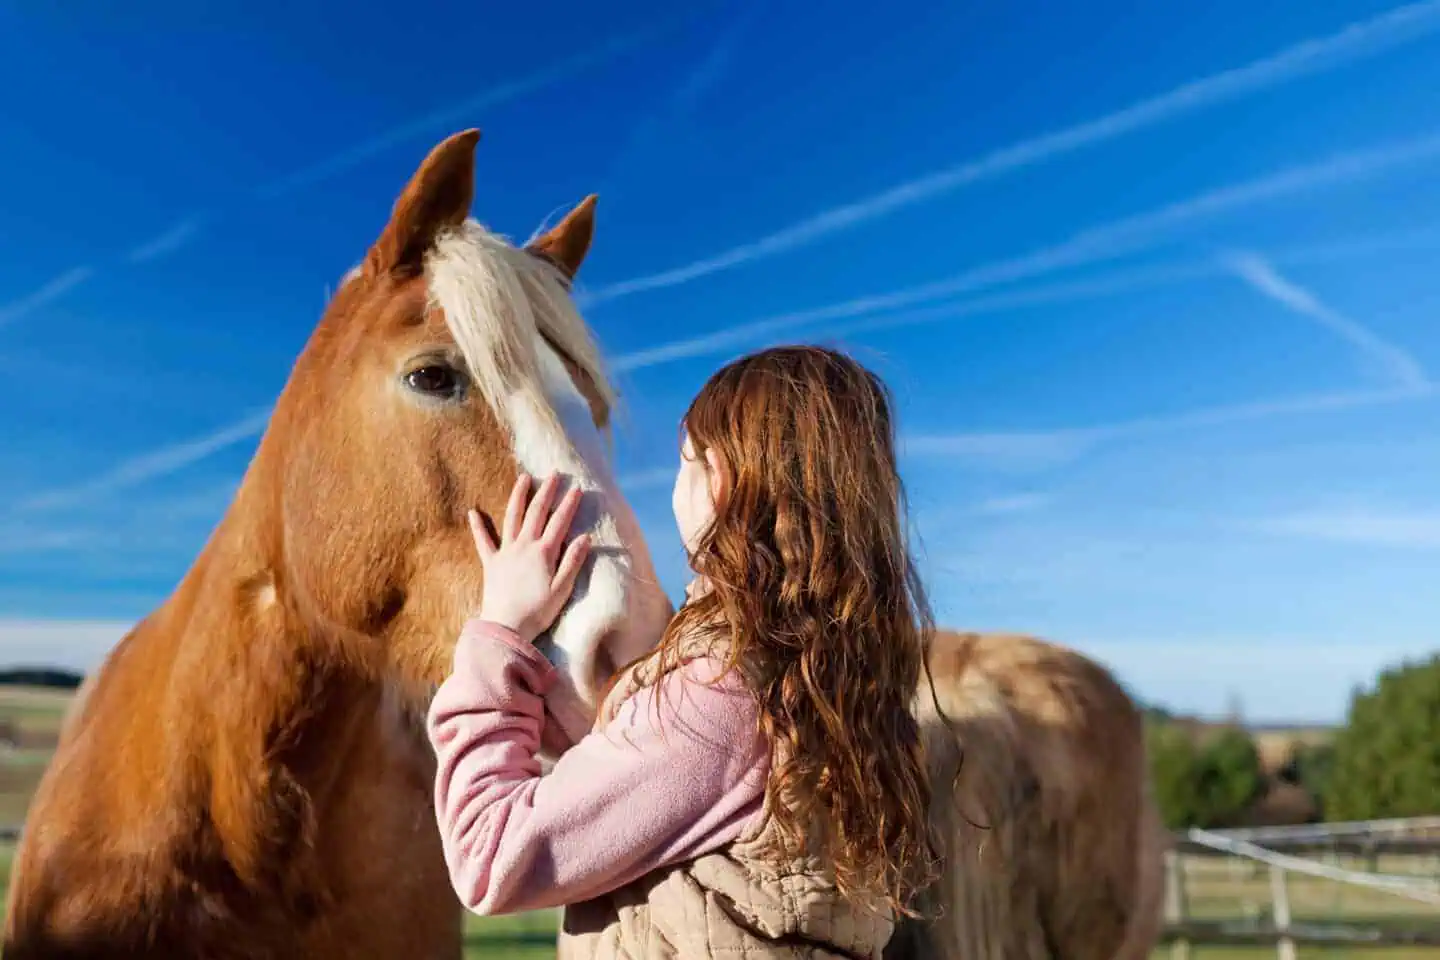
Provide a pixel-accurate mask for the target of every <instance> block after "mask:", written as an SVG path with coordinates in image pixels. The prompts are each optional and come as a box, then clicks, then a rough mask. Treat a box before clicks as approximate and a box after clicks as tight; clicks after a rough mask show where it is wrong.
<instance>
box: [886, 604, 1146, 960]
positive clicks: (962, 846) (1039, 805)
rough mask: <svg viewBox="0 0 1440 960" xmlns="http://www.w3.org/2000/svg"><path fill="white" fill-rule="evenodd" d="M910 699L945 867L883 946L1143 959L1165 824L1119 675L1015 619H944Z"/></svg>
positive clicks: (949, 957) (1082, 959)
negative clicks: (949, 625) (1005, 627)
mask: <svg viewBox="0 0 1440 960" xmlns="http://www.w3.org/2000/svg"><path fill="white" fill-rule="evenodd" d="M927 666H928V668H929V669H928V671H927V673H928V678H929V682H928V683H924V684H922V689H921V691H920V694H919V696H918V697H917V699H916V712H917V714H918V715H919V717H920V720H921V736H922V741H923V743H924V746H925V755H926V758H927V763H928V766H929V770H930V777H931V783H932V788H933V790H934V799H933V801H932V804H931V809H930V818H929V819H930V825H931V830H932V833H933V835H934V836H935V837H936V838H937V841H938V844H939V846H940V848H941V853H942V855H943V856H942V872H941V876H940V878H939V880H938V882H936V883H935V884H934V885H933V886H931V887H929V888H927V889H926V890H924V891H923V892H922V894H921V896H920V902H919V903H918V904H917V906H918V907H919V911H918V912H919V913H920V915H921V917H920V918H919V919H909V918H907V919H905V920H904V921H902V923H901V924H900V925H899V926H898V928H897V930H896V932H895V935H894V936H893V937H892V939H891V941H890V943H889V944H888V945H887V947H886V950H885V953H884V960H1146V958H1147V957H1148V956H1149V955H1150V953H1151V951H1152V950H1153V949H1154V948H1155V946H1156V944H1157V943H1158V942H1159V939H1160V935H1161V933H1162V929H1163V923H1162V920H1163V914H1162V906H1163V896H1164V856H1165V851H1166V849H1167V848H1168V846H1169V842H1170V840H1169V834H1168V832H1167V831H1166V830H1165V828H1164V824H1163V823H1162V821H1161V818H1160V813H1159V808H1158V807H1157V805H1156V803H1155V799H1154V797H1153V795H1152V793H1151V781H1150V775H1149V764H1148V762H1147V758H1146V752H1145V738H1144V727H1143V717H1142V715H1141V713H1140V711H1139V710H1138V709H1137V707H1136V704H1135V702H1134V701H1133V700H1132V698H1131V697H1130V696H1129V695H1128V694H1127V693H1126V691H1125V690H1124V688H1123V687H1121V685H1120V684H1119V683H1118V682H1117V681H1116V680H1115V678H1114V676H1113V675H1112V674H1111V673H1110V672H1109V671H1108V670H1106V669H1105V668H1104V667H1102V666H1101V665H1100V664H1098V663H1097V662H1095V661H1094V660H1092V659H1090V658H1088V657H1086V656H1084V655H1083V654H1081V653H1079V652H1078V651H1075V650H1072V649H1070V648H1068V647H1064V646H1061V645H1059V644H1056V643H1052V642H1048V641H1045V640H1042V639H1040V638H1038V637H1033V636H1027V635H1024V634H1006V633H973V632H957V631H939V632H937V634H936V635H935V636H934V638H933V640H932V644H931V648H930V651H929V654H928V657H927Z"/></svg>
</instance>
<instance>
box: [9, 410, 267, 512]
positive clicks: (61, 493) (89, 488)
mask: <svg viewBox="0 0 1440 960" xmlns="http://www.w3.org/2000/svg"><path fill="white" fill-rule="evenodd" d="M269 418H270V411H269V410H268V409H265V410H260V411H256V412H252V413H250V414H247V415H246V416H244V417H242V418H241V419H239V420H237V421H235V422H233V423H230V424H227V425H225V426H223V427H221V428H220V429H218V430H215V431H214V432H212V433H208V434H205V435H204V436H200V437H193V438H191V439H189V440H182V441H180V442H179V443H174V444H170V445H168V446H165V447H161V448H160V449H158V450H152V451H150V452H148V453H143V454H140V455H139V456H136V457H132V458H131V459H129V460H126V461H124V462H123V463H121V464H119V465H118V466H116V467H115V468H113V469H111V470H108V471H106V472H105V473H102V474H100V475H99V476H97V477H92V478H91V479H89V480H85V481H82V482H80V483H76V484H72V485H69V486H63V487H57V488H55V489H52V490H47V491H45V492H43V493H38V494H36V495H34V496H32V497H28V498H26V499H25V500H22V501H20V502H19V503H17V504H16V505H15V512H16V513H20V514H27V513H38V512H41V511H45V510H53V509H56V508H58V507H68V506H75V505H77V504H83V503H85V502H87V501H89V500H91V499H94V498H98V497H102V496H105V495H108V494H111V493H114V492H116V491H118V490H124V489H126V488H129V487H133V486H136V485H138V484H142V483H146V482H148V481H150V480H154V479H157V478H159V477H163V476H166V475H168V474H171V473H174V472H176V471H177V470H180V469H183V468H184V467H187V466H190V465H191V464H193V463H198V462H199V461H201V460H204V459H205V458H206V457H210V456H213V455H215V454H216V453H219V452H220V451H221V450H225V449H228V448H229V447H232V446H234V445H235V444H237V443H243V442H244V441H246V440H250V439H252V438H254V437H256V436H258V435H259V434H260V433H262V432H263V431H264V429H265V424H266V423H267V422H268V421H269Z"/></svg>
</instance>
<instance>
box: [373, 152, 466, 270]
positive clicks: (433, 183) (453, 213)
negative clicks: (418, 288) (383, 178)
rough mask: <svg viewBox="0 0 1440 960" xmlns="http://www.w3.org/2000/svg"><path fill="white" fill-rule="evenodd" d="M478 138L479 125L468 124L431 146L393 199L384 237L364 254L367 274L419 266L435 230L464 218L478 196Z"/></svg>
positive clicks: (381, 236)
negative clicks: (470, 126) (473, 127)
mask: <svg viewBox="0 0 1440 960" xmlns="http://www.w3.org/2000/svg"><path fill="white" fill-rule="evenodd" d="M479 141H480V131H479V130H465V131H462V132H460V133H457V134H454V135H452V136H450V137H448V138H446V139H445V140H444V141H443V142H442V143H440V144H439V145H438V146H437V147H435V149H433V150H431V151H430V155H429V156H427V157H426V158H425V159H424V161H422V162H421V164H420V169H418V170H416V171H415V174H414V176H412V177H411V178H410V182H409V183H407V184H406V185H405V189H404V190H403V191H402V192H401V193H400V199H398V200H396V201H395V209H394V210H393V211H392V212H391V214H390V222H389V223H387V224H385V229H384V230H383V231H381V233H380V239H378V240H376V241H375V245H374V246H372V247H371V248H370V253H369V254H368V255H367V256H366V258H365V272H366V273H367V274H370V275H371V276H376V275H379V274H382V273H389V272H392V271H407V272H408V271H414V272H418V271H419V270H420V268H421V265H422V261H423V259H424V257H425V251H427V250H429V249H430V246H431V244H433V243H434V242H435V237H436V235H437V234H438V233H439V232H440V231H441V230H444V229H445V228H447V227H457V226H459V225H460V224H462V223H464V222H465V218H466V217H467V216H469V214H470V204H471V202H472V201H473V200H474V199H475V144H477V143H478V142H479Z"/></svg>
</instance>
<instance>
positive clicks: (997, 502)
mask: <svg viewBox="0 0 1440 960" xmlns="http://www.w3.org/2000/svg"><path fill="white" fill-rule="evenodd" d="M1054 500H1055V498H1054V497H1052V496H1050V495H1049V494H1045V493H1012V494H1010V495H1008V496H1003V497H989V498H987V499H985V500H981V501H980V502H979V503H977V504H975V510H974V512H975V513H978V514H980V515H981V516H986V517H998V516H1010V515H1013V514H1017V513H1035V512H1036V511H1039V510H1044V509H1045V508H1046V507H1048V506H1050V504H1051V503H1053V502H1054Z"/></svg>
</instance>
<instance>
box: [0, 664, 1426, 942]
mask: <svg viewBox="0 0 1440 960" xmlns="http://www.w3.org/2000/svg"><path fill="white" fill-rule="evenodd" d="M67 701H68V696H67V695H65V694H57V693H55V692H53V691H48V690H31V689H26V688H3V687H0V728H5V729H8V730H9V731H10V732H11V734H12V735H14V737H15V739H16V740H17V741H18V742H19V746H18V748H16V749H4V751H3V752H0V825H6V824H15V823H19V822H21V821H22V820H23V819H24V814H25V808H26V806H27V805H28V803H29V799H30V793H31V791H32V790H33V789H34V786H35V782H36V781H37V780H38V779H39V777H40V773H41V771H42V770H43V769H44V765H45V762H46V761H47V759H48V757H49V754H50V749H51V747H53V744H54V740H55V736H56V733H57V731H58V730H59V726H60V721H61V718H62V717H63V715H64V709H65V704H66V702H67ZM11 855H12V850H11V848H10V847H9V846H8V845H5V844H0V902H3V899H4V892H5V889H6V886H7V883H8V879H9V876H10V860H11ZM1347 865H1348V864H1347ZM1381 869H1382V870H1384V871H1386V872H1395V873H1402V872H1421V871H1426V872H1428V875H1430V876H1435V875H1436V871H1437V870H1440V864H1436V863H1433V862H1430V863H1423V864H1413V863H1400V862H1395V863H1382V864H1381ZM1186 878H1187V879H1186V888H1187V894H1188V898H1187V899H1188V903H1189V914H1190V916H1192V917H1194V918H1197V919H1217V918H1228V917H1235V918H1241V917H1253V916H1256V915H1261V916H1263V915H1265V914H1266V913H1267V912H1268V910H1269V904H1270V894H1269V880H1268V877H1267V875H1266V874H1264V873H1253V872H1252V871H1250V870H1248V869H1246V868H1245V867H1243V866H1240V867H1236V866H1232V865H1231V863H1230V862H1229V861H1226V860H1219V859H1199V858H1196V859H1193V860H1191V861H1189V863H1188V865H1187V869H1186ZM1290 897H1291V903H1292V910H1293V913H1294V917H1295V919H1297V920H1304V919H1316V920H1329V919H1334V918H1337V917H1343V918H1345V919H1354V920H1357V921H1376V922H1385V921H1387V920H1388V921H1396V920H1399V921H1404V920H1407V919H1410V918H1416V919H1419V918H1434V915H1435V909H1434V908H1433V907H1426V906H1425V905H1423V904H1418V903H1411V902H1407V901H1404V900H1400V899H1399V898H1396V897H1391V896H1387V895H1384V894H1380V893H1376V892H1372V891H1368V890H1361V889H1356V888H1353V887H1342V886H1341V885H1339V884H1334V883H1329V882H1326V881H1320V880H1312V879H1308V878H1294V879H1292V881H1291V884H1290ZM555 924H556V915H555V913H554V912H551V911H546V912H542V913H534V914H524V915H521V916H516V917H503V918H498V919H482V918H480V917H470V918H469V921H468V922H467V924H466V929H465V944H466V952H465V955H466V957H467V958H481V957H484V958H488V960H539V958H542V957H544V958H550V957H554V956H555ZM1190 955H1191V957H1192V958H1196V957H1205V958H1216V960H1221V958H1224V960H1250V958H1254V960H1262V958H1270V957H1274V956H1275V951H1274V950H1273V949H1269V948H1243V949H1241V948H1222V947H1192V948H1191V951H1190ZM1169 956H1170V952H1169V950H1168V948H1167V949H1162V950H1161V951H1158V952H1157V954H1156V957H1157V958H1162V957H1163V958H1168V957H1169ZM1299 957H1300V958H1301V960H1320V958H1333V960H1440V949H1418V948H1392V949H1369V950H1347V949H1343V948H1325V949H1321V948H1306V947H1301V948H1300V950H1299Z"/></svg>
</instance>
